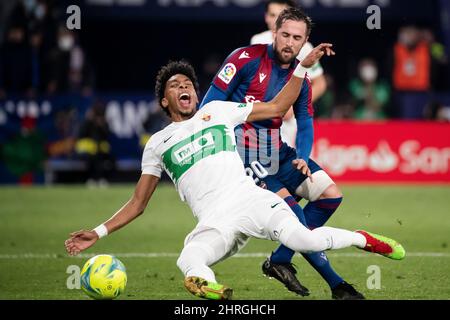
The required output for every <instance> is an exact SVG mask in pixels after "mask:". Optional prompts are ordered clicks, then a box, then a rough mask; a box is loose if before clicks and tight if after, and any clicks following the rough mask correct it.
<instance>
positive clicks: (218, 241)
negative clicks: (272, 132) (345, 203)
mask: <svg viewBox="0 0 450 320" xmlns="http://www.w3.org/2000/svg"><path fill="white" fill-rule="evenodd" d="M324 54H326V55H328V56H329V55H334V52H333V51H332V50H331V44H326V43H325V44H321V45H319V46H318V47H316V48H315V49H314V50H313V51H312V52H311V53H310V54H309V55H308V56H307V57H306V58H305V59H304V60H303V61H302V63H301V64H298V66H297V67H296V69H295V72H294V76H293V77H291V79H290V80H289V81H288V83H287V84H286V85H285V87H284V89H283V90H282V91H281V92H280V93H279V94H278V95H277V96H276V97H275V98H274V99H273V100H271V101H269V102H264V103H259V102H258V103H253V104H252V103H247V104H244V103H241V104H240V103H234V102H223V101H213V102H211V103H209V104H207V105H205V106H204V107H203V108H202V109H201V110H200V111H198V112H197V109H196V106H197V103H198V99H197V88H198V84H197V81H196V76H195V72H194V69H193V68H192V66H190V65H189V64H188V63H186V62H182V61H181V62H171V63H169V64H168V65H166V66H164V67H163V68H161V70H160V72H159V73H158V76H157V81H156V95H157V96H158V99H159V102H160V105H161V107H162V108H163V110H164V111H166V112H167V114H168V115H169V116H170V118H171V120H172V121H173V122H172V123H171V124H170V125H168V126H167V127H166V128H164V129H163V130H161V131H159V132H157V133H155V134H154V135H153V136H152V138H151V139H150V140H149V142H148V143H147V145H146V147H145V150H144V154H143V158H142V175H141V178H140V179H139V181H138V183H137V185H136V189H135V192H134V194H133V196H132V198H131V199H130V200H129V201H128V202H127V203H126V204H125V205H124V206H123V207H122V208H121V209H119V211H118V212H117V213H116V214H115V215H113V216H112V217H111V219H109V220H108V221H106V222H105V223H103V224H101V225H100V226H98V227H97V228H95V229H94V230H92V231H79V232H75V233H73V234H71V236H70V238H69V239H68V240H66V242H65V246H66V250H67V251H68V253H69V254H71V255H76V254H78V253H80V252H81V251H83V250H85V249H87V248H89V247H91V246H92V245H93V244H95V242H96V241H97V240H98V239H100V238H101V237H103V236H105V235H107V234H109V233H111V232H113V231H116V230H118V229H120V228H121V227H123V226H125V225H127V224H128V223H130V222H131V221H132V220H133V219H135V218H136V217H137V216H139V215H140V214H141V213H142V212H143V211H144V209H145V208H146V206H147V203H148V201H149V200H150V198H151V196H152V194H153V192H154V190H155V189H156V186H157V184H158V182H159V180H160V177H161V173H162V170H165V171H166V173H167V174H168V175H169V176H170V178H171V179H172V180H173V182H174V184H175V186H176V188H177V190H178V192H179V194H180V197H181V199H182V200H184V201H186V202H187V203H188V205H189V206H190V208H191V209H192V211H193V213H194V215H195V217H196V218H197V220H198V224H197V226H196V227H195V229H194V230H193V231H192V232H191V233H190V234H189V235H188V236H187V237H186V239H185V243H184V248H183V250H182V252H181V254H180V257H179V258H178V261H177V265H178V267H179V268H180V269H181V271H182V272H183V274H184V275H185V287H186V288H187V290H188V291H189V292H191V293H192V294H194V295H196V296H198V297H202V298H207V299H218V300H219V299H230V298H231V296H232V292H233V291H232V289H231V288H229V287H227V286H224V285H222V284H219V283H217V281H216V278H215V275H214V272H213V271H212V270H211V268H210V266H212V265H214V264H215V263H217V262H219V261H222V260H224V259H226V258H227V257H229V256H231V255H233V254H235V253H236V252H237V251H238V250H239V249H240V248H241V247H242V246H243V244H245V242H246V241H247V240H248V239H249V238H250V237H255V238H260V239H268V240H275V241H279V242H281V243H282V244H284V245H286V246H287V247H288V248H291V249H292V250H295V251H298V252H316V251H323V250H330V249H341V248H346V247H350V246H356V247H358V248H361V249H364V250H366V251H370V252H374V253H379V254H381V255H384V256H386V257H389V258H392V259H402V258H403V257H404V256H405V251H404V250H403V248H402V246H401V245H400V244H398V243H397V242H396V241H394V240H391V239H389V238H386V237H382V236H378V235H374V234H370V233H368V232H365V231H357V232H351V231H347V230H342V229H336V228H331V227H320V228H316V229H314V230H313V231H311V230H309V229H307V228H306V227H305V226H304V225H302V224H301V223H300V221H299V220H298V218H297V217H296V215H295V214H294V212H293V211H292V210H291V209H290V207H289V206H288V205H287V204H286V203H285V202H284V201H283V199H281V198H280V197H279V196H278V195H276V194H275V193H272V192H270V191H268V190H264V189H262V188H259V187H257V186H256V185H255V184H254V182H253V180H252V179H251V178H250V177H248V176H247V175H246V173H245V169H244V166H243V163H242V161H241V159H240V157H239V154H238V152H237V151H236V141H235V136H234V133H233V128H234V127H235V126H237V125H239V124H241V123H244V122H245V121H257V120H263V119H270V118H274V117H280V116H283V115H284V113H286V112H287V110H288V109H289V107H290V106H291V105H292V104H293V103H294V102H295V100H296V99H297V97H298V94H299V92H300V88H301V85H302V82H303V79H304V77H305V73H306V72H305V68H307V67H310V66H312V65H313V64H314V63H316V62H317V61H318V60H319V59H320V58H321V57H322V56H323V55H324ZM295 165H296V166H298V169H299V170H301V171H302V172H303V173H304V174H306V175H308V176H309V177H310V176H311V173H310V171H309V168H308V166H307V164H306V162H305V163H296V164H295Z"/></svg>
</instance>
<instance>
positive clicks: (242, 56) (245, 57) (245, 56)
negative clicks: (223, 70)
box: [239, 51, 250, 59]
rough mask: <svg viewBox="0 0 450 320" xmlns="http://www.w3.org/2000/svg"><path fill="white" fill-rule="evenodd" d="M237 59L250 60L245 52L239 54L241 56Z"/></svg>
mask: <svg viewBox="0 0 450 320" xmlns="http://www.w3.org/2000/svg"><path fill="white" fill-rule="evenodd" d="M239 59H250V56H249V54H248V52H247V51H244V52H242V53H241V55H240V56H239Z"/></svg>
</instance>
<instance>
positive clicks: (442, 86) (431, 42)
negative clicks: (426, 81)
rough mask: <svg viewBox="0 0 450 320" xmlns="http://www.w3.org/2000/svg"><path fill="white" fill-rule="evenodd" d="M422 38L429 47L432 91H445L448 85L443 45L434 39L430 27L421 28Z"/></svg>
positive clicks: (446, 62)
mask: <svg viewBox="0 0 450 320" xmlns="http://www.w3.org/2000/svg"><path fill="white" fill-rule="evenodd" d="M421 36H422V39H423V41H425V42H426V43H427V44H428V46H429V48H430V55H431V89H432V90H433V91H434V92H445V91H448V90H449V86H448V75H449V69H448V57H447V54H446V52H445V46H444V45H443V44H442V43H439V42H437V41H436V39H435V36H434V33H433V31H431V30H430V29H424V30H422V34H421Z"/></svg>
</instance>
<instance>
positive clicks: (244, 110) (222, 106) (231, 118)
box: [204, 101, 253, 128]
mask: <svg viewBox="0 0 450 320" xmlns="http://www.w3.org/2000/svg"><path fill="white" fill-rule="evenodd" d="M206 107H207V108H208V109H209V110H211V111H215V112H217V113H218V114H220V115H222V116H224V117H226V118H227V120H228V122H229V123H230V124H231V125H232V126H233V128H234V127H236V126H238V125H240V124H241V123H244V122H246V121H247V118H248V116H249V115H250V113H252V110H253V103H238V102H231V101H212V102H210V103H208V104H206V105H205V107H204V108H206ZM208 109H206V110H208Z"/></svg>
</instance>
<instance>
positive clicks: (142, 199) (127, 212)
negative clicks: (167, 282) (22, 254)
mask: <svg viewBox="0 0 450 320" xmlns="http://www.w3.org/2000/svg"><path fill="white" fill-rule="evenodd" d="M158 182H159V178H158V177H156V176H153V175H148V174H143V175H142V176H141V178H140V179H139V181H138V183H137V185H136V189H135V191H134V194H133V196H132V197H131V199H130V200H129V201H128V202H127V203H126V204H125V205H124V206H123V207H122V208H120V209H119V211H117V212H116V213H115V214H114V215H113V216H112V217H111V218H110V219H109V220H108V221H106V222H105V223H103V224H101V225H100V226H98V227H97V228H95V229H94V230H90V231H88V230H81V231H77V232H73V233H71V234H70V238H69V239H67V240H66V241H65V247H66V250H67V252H68V253H69V254H70V255H77V254H79V253H80V252H81V251H83V250H86V249H88V248H90V247H91V246H93V245H94V244H95V243H96V242H97V240H99V239H100V237H102V236H105V235H107V234H110V233H111V232H114V231H116V230H118V229H120V228H122V227H123V226H125V225H127V224H128V223H130V222H131V221H133V220H134V219H135V218H136V217H138V216H139V215H141V214H142V213H143V212H144V210H145V208H146V207H147V203H148V201H149V200H150V198H151V196H152V194H153V192H154V191H155V189H156V186H157V185H158Z"/></svg>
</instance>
